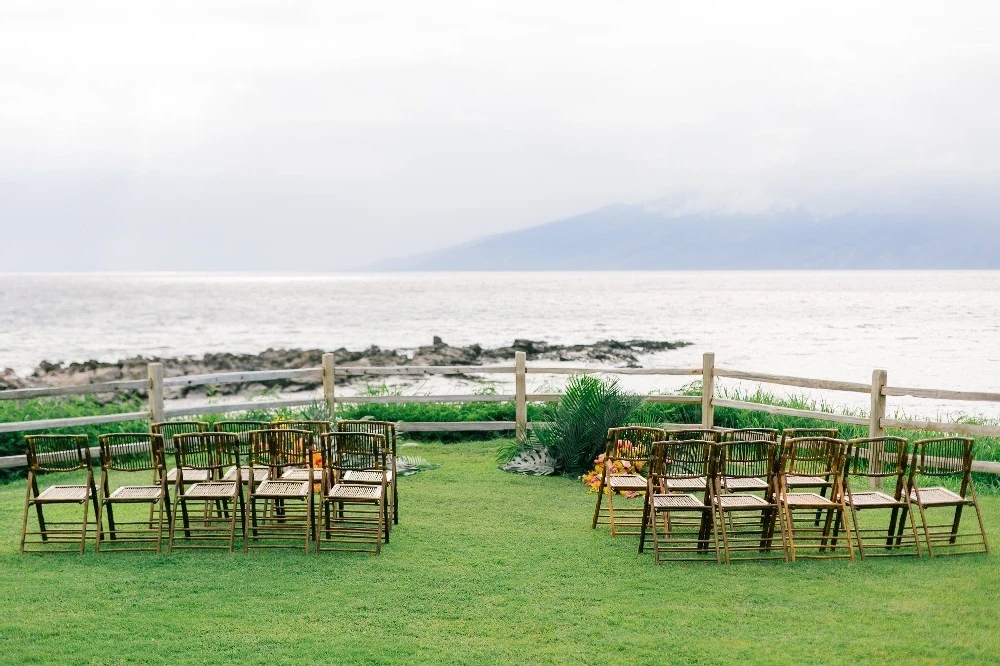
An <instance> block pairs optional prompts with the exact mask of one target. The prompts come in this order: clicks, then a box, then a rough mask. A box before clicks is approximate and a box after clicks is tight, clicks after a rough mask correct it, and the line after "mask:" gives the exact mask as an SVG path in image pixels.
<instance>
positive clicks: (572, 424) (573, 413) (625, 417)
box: [527, 375, 645, 476]
mask: <svg viewBox="0 0 1000 666" xmlns="http://www.w3.org/2000/svg"><path fill="white" fill-rule="evenodd" d="M644 400H645V399H644V398H643V397H642V396H640V395H636V394H634V393H629V392H628V391H626V390H625V389H623V388H622V387H621V385H620V384H619V383H618V380H617V379H613V378H600V377H593V376H590V375H580V376H573V377H571V378H570V380H569V382H567V384H566V389H565V392H564V394H563V396H562V398H561V399H560V400H559V402H558V403H556V405H555V406H554V407H549V408H548V409H547V410H545V412H546V413H544V414H543V416H542V418H541V421H542V422H541V423H538V424H537V425H536V426H535V428H534V429H533V431H532V436H531V438H530V440H529V442H528V443H527V446H538V447H541V448H544V449H545V450H546V451H548V452H549V453H551V454H552V456H553V457H554V458H555V460H556V466H557V468H558V469H559V470H560V471H561V472H562V473H563V474H566V475H569V476H579V475H581V474H582V473H583V472H584V471H586V469H587V468H588V467H589V466H590V464H591V461H592V460H594V458H596V457H597V456H598V455H599V454H600V453H601V452H602V451H603V450H604V441H605V438H606V437H607V434H608V428H615V427H618V426H622V425H625V424H627V423H634V422H635V421H636V417H637V412H638V410H639V408H640V407H641V406H642V404H643V402H644Z"/></svg>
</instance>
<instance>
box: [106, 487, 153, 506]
mask: <svg viewBox="0 0 1000 666" xmlns="http://www.w3.org/2000/svg"><path fill="white" fill-rule="evenodd" d="M162 495H163V489H162V488H160V486H122V487H121V488H118V489H117V490H115V491H114V492H113V493H111V495H109V496H108V501H111V502H155V501H157V500H159V499H160V497H161V496H162Z"/></svg>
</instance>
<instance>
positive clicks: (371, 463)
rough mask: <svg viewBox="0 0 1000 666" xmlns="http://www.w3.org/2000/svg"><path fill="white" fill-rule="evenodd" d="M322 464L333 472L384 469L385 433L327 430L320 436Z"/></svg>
mask: <svg viewBox="0 0 1000 666" xmlns="http://www.w3.org/2000/svg"><path fill="white" fill-rule="evenodd" d="M320 441H321V442H322V449H323V466H324V467H325V468H326V469H329V470H331V471H335V472H338V473H339V472H346V471H384V470H385V469H386V452H387V447H388V444H387V443H386V439H385V435H382V434H378V433H370V432H328V433H324V434H323V435H321V436H320Z"/></svg>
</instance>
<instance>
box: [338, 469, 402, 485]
mask: <svg viewBox="0 0 1000 666" xmlns="http://www.w3.org/2000/svg"><path fill="white" fill-rule="evenodd" d="M385 480H386V483H392V470H386V472H385ZM344 481H346V482H348V483H379V484H380V483H382V472H363V471H360V470H356V469H352V470H348V471H346V472H344Z"/></svg>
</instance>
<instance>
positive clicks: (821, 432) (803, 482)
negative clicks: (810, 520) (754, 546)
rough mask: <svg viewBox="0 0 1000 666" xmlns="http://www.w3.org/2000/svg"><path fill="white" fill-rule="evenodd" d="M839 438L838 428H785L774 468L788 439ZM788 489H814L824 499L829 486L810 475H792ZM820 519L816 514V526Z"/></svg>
mask: <svg viewBox="0 0 1000 666" xmlns="http://www.w3.org/2000/svg"><path fill="white" fill-rule="evenodd" d="M839 436H840V429H839V428H785V429H784V430H783V431H782V432H781V444H780V445H779V446H778V449H777V451H775V457H774V467H775V470H777V469H778V459H779V458H780V457H781V452H782V451H783V450H784V448H785V442H786V441H788V440H790V439H804V438H808V437H828V438H829V439H837V438H838V437H839ZM788 486H789V488H793V489H795V490H804V489H808V488H815V489H816V490H818V491H819V495H820V497H826V493H827V491H828V490H829V489H830V486H829V484H826V483H823V482H822V480H821V479H817V478H816V477H815V476H810V475H802V474H799V475H793V476H792V477H790V478H789V479H788ZM821 518H822V512H821V511H817V512H816V521H815V524H816V526H819V521H820V519H821Z"/></svg>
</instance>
